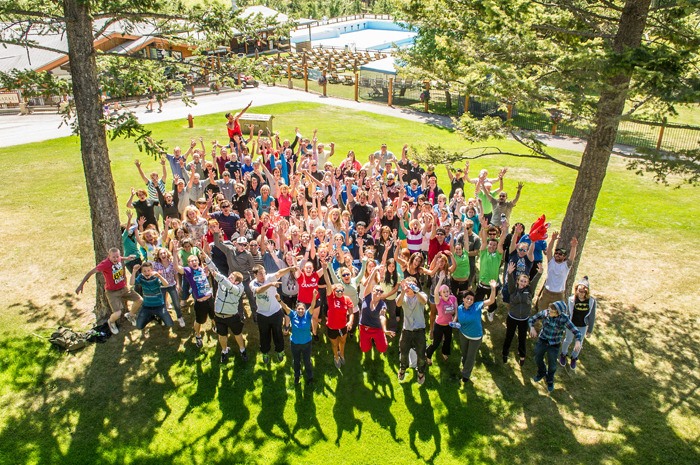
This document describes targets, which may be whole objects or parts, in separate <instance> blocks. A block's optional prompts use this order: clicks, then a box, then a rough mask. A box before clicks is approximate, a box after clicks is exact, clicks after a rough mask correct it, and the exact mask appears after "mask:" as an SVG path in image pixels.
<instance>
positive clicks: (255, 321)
mask: <svg viewBox="0 0 700 465" xmlns="http://www.w3.org/2000/svg"><path fill="white" fill-rule="evenodd" d="M257 322H258V314H257V313H253V323H257Z"/></svg>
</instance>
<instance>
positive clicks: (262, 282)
mask: <svg viewBox="0 0 700 465" xmlns="http://www.w3.org/2000/svg"><path fill="white" fill-rule="evenodd" d="M294 269H296V267H289V268H284V269H281V270H279V271H278V272H277V273H271V274H265V267H264V266H262V265H256V266H254V267H253V274H254V275H255V279H253V280H252V281H250V289H251V290H252V291H253V292H254V293H255V301H256V303H257V305H258V312H257V315H258V330H259V331H260V353H262V357H263V363H268V362H269V361H270V355H269V352H270V349H271V346H272V342H273V341H274V343H275V352H277V360H278V361H280V362H281V361H282V360H283V359H284V335H283V334H282V321H283V320H284V312H283V311H282V306H281V305H280V302H279V300H280V299H279V298H278V297H279V296H278V295H277V288H276V286H279V285H280V284H282V283H281V282H279V279H280V278H281V277H282V275H284V274H286V273H289V272H290V271H292V270H294Z"/></svg>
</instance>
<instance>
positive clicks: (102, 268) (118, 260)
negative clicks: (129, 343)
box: [75, 247, 142, 334]
mask: <svg viewBox="0 0 700 465" xmlns="http://www.w3.org/2000/svg"><path fill="white" fill-rule="evenodd" d="M135 258H136V257H135V256H133V255H130V256H128V257H122V256H121V252H120V251H119V249H117V248H116V247H112V248H111V249H109V252H108V254H107V258H105V259H104V260H102V261H101V262H100V263H98V264H97V266H96V267H95V268H93V269H92V270H90V271H88V272H87V274H86V275H85V277H84V278H83V280H82V281H81V282H80V284H78V287H77V288H76V289H75V293H76V294H80V293H81V292H83V286H84V285H85V283H86V282H87V280H88V279H90V276H92V275H94V274H96V273H98V272H99V273H102V276H103V277H104V280H105V291H107V292H106V294H107V302H109V306H110V308H111V309H112V314H111V315H110V316H109V319H108V320H107V324H108V325H109V329H110V331H112V334H117V333H118V332H119V328H117V320H118V319H119V317H120V316H122V312H124V310H125V309H126V306H125V301H127V300H129V301H131V302H133V304H132V305H131V311H130V312H128V313H126V314H125V315H124V316H125V317H126V319H127V320H129V322H130V323H131V324H132V325H134V326H136V315H138V313H139V309H140V308H141V302H142V299H141V296H140V295H138V294H137V293H136V292H135V291H134V290H133V289H130V288H129V287H128V286H127V281H126V268H125V267H124V262H128V261H131V260H133V259H135Z"/></svg>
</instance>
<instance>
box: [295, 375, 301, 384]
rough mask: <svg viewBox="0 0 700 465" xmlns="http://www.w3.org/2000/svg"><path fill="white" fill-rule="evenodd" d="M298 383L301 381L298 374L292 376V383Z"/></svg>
mask: <svg viewBox="0 0 700 465" xmlns="http://www.w3.org/2000/svg"><path fill="white" fill-rule="evenodd" d="M299 383H301V378H300V377H298V376H295V377H294V384H299Z"/></svg>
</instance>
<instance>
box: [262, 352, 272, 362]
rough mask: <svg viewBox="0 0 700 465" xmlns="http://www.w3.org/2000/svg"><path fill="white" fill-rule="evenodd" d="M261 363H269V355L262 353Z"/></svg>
mask: <svg viewBox="0 0 700 465" xmlns="http://www.w3.org/2000/svg"><path fill="white" fill-rule="evenodd" d="M263 363H270V355H269V354H263Z"/></svg>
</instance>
